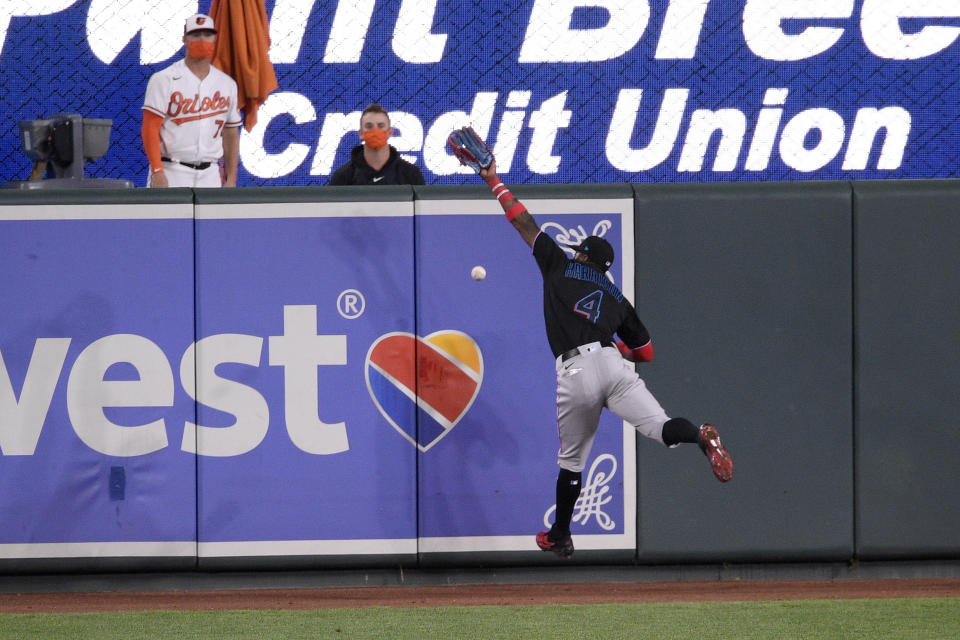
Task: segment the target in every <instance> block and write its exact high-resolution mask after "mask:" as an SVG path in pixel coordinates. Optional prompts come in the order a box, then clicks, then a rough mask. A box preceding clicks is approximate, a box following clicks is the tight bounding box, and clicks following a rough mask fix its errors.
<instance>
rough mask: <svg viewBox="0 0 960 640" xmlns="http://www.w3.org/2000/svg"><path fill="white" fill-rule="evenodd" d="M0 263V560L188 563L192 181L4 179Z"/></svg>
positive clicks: (39, 566) (192, 551)
mask: <svg viewBox="0 0 960 640" xmlns="http://www.w3.org/2000/svg"><path fill="white" fill-rule="evenodd" d="M0 273H2V274H3V283H2V285H0V513H2V516H0V571H23V570H29V571H51V572H58V571H66V570H91V569H96V570H103V569H106V568H111V569H136V568H139V567H143V566H152V567H157V566H164V567H168V568H191V567H193V566H194V565H195V562H196V537H195V536H196V498H195V496H196V481H195V476H196V473H195V472H196V465H195V458H194V457H193V456H192V455H190V454H188V453H184V452H183V451H181V449H180V434H181V433H182V432H183V428H184V424H185V422H186V421H187V420H192V419H193V416H194V403H193V400H192V398H191V397H190V395H189V393H190V391H189V390H190V388H192V382H189V383H188V386H187V387H184V386H183V385H181V384H180V380H179V377H178V376H177V371H178V365H179V362H180V358H181V355H182V354H183V353H184V351H185V350H188V349H189V347H190V345H191V343H192V342H193V337H194V336H193V318H194V307H193V194H192V192H191V191H189V190H185V189H171V190H167V191H163V192H157V191H151V192H147V191H146V190H141V191H133V190H124V192H122V193H119V192H110V191H100V190H87V192H83V191H76V192H72V191H58V192H53V191H47V192H43V191H36V192H27V193H17V192H11V191H5V190H4V191H0ZM160 558H163V560H162V561H160V560H159V559H160Z"/></svg>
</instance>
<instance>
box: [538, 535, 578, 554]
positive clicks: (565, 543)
mask: <svg viewBox="0 0 960 640" xmlns="http://www.w3.org/2000/svg"><path fill="white" fill-rule="evenodd" d="M549 533H550V532H549V531H541V532H540V533H538V534H537V546H538V547H540V548H541V549H542V550H544V551H552V552H553V553H555V554H557V555H558V556H560V557H561V558H569V557H570V556H572V555H573V539H571V538H570V536H567V537H566V539H565V540H561V541H559V542H555V541H553V540H551V539H550V536H549V535H547V534H549Z"/></svg>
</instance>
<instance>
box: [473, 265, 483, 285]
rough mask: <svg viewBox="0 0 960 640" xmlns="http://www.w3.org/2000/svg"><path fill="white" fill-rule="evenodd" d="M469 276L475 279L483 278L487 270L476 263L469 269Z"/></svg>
mask: <svg viewBox="0 0 960 640" xmlns="http://www.w3.org/2000/svg"><path fill="white" fill-rule="evenodd" d="M470 277H471V278H473V279H474V280H477V281H480V280H483V279H484V278H486V277H487V270H486V269H484V268H483V267H481V266H480V265H477V266H475V267H474V268H473V269H471V270H470Z"/></svg>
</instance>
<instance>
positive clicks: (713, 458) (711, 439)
mask: <svg viewBox="0 0 960 640" xmlns="http://www.w3.org/2000/svg"><path fill="white" fill-rule="evenodd" d="M700 442H701V443H703V445H704V447H706V451H704V453H705V454H706V456H707V458H708V459H709V460H710V466H711V467H712V468H713V475H715V476H717V480H719V481H720V482H727V481H729V480H730V478H732V477H733V458H731V457H730V454H729V453H727V450H726V449H724V448H723V445H722V444H721V443H720V433H719V432H718V431H717V428H716V427H715V426H713V425H712V424H704V425H701V426H700Z"/></svg>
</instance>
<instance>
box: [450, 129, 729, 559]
mask: <svg viewBox="0 0 960 640" xmlns="http://www.w3.org/2000/svg"><path fill="white" fill-rule="evenodd" d="M449 143H450V147H451V148H452V149H453V152H454V154H455V155H456V156H457V157H458V158H460V161H461V162H463V163H464V164H466V165H469V166H472V167H473V168H474V169H475V170H476V171H477V173H478V174H479V175H480V177H481V178H483V179H484V180H485V181H486V182H487V184H488V185H490V188H491V189H492V190H493V194H494V195H495V196H496V197H497V199H498V200H499V201H500V204H501V206H502V207H503V210H504V212H505V213H506V216H507V220H508V221H510V223H511V224H512V225H513V227H514V228H515V229H516V230H517V231H518V232H519V233H520V236H521V237H522V238H523V240H524V241H525V242H526V243H527V244H528V245H530V247H531V248H532V249H533V257H534V258H535V259H536V261H537V266H539V267H540V272H541V274H542V276H543V315H544V320H545V322H546V329H547V341H548V342H549V343H550V348H551V349H552V350H553V355H554V356H555V357H556V359H557V365H556V370H557V427H558V430H559V434H560V451H559V453H558V454H557V464H558V465H559V466H560V473H559V475H558V476H557V511H556V518H555V520H554V523H553V526H552V527H551V528H550V530H549V531H541V532H540V533H538V534H537V545H538V546H539V547H540V548H541V549H543V550H544V551H551V552H554V553H556V554H557V555H558V556H560V557H563V558H569V557H570V556H572V555H573V540H572V539H571V537H570V520H571V518H572V516H573V509H574V506H575V505H576V502H577V498H578V497H579V496H580V481H581V472H582V471H583V469H584V467H585V466H586V462H587V458H588V457H589V455H590V449H591V447H592V446H593V439H594V436H595V435H596V432H597V425H598V423H599V421H600V412H601V411H602V410H603V408H604V407H607V408H609V409H610V410H611V411H613V412H614V413H615V414H617V415H618V416H620V417H621V418H622V419H623V420H625V421H627V422H628V423H629V424H631V425H633V426H634V428H635V429H636V430H637V431H639V432H640V433H641V434H643V435H645V436H646V437H648V438H652V439H653V440H657V441H660V442H663V443H664V444H665V445H667V446H668V447H674V446H676V445H678V444H680V443H681V442H690V443H696V444H698V445H699V446H700V449H701V450H702V451H703V452H704V454H705V455H706V456H707V458H708V459H709V461H710V466H711V467H712V469H713V473H714V475H715V476H716V477H717V479H718V480H720V481H721V482H727V481H728V480H730V478H731V477H733V459H732V458H731V457H730V454H729V453H727V451H726V449H724V448H723V445H722V444H721V443H720V435H719V433H718V432H717V428H716V427H715V426H713V425H711V424H703V425H701V426H700V427H697V426H695V425H694V424H693V423H692V422H690V421H689V420H687V419H686V418H669V417H667V414H666V413H665V412H664V410H663V408H662V407H661V406H660V403H659V402H657V399H656V398H654V397H653V395H652V394H651V393H650V392H649V391H648V390H647V387H646V385H645V384H644V382H643V380H642V379H641V378H640V376H639V375H637V372H636V369H635V367H634V365H633V363H634V362H637V361H640V362H649V361H650V360H653V347H652V346H651V343H650V335H649V334H648V333H647V329H646V328H645V327H644V326H643V323H641V322H640V319H639V318H638V317H637V313H636V311H635V310H634V308H633V305H631V304H630V302H629V301H628V300H627V299H626V298H625V297H624V296H623V294H622V293H621V292H620V290H619V289H618V288H617V287H616V286H615V285H614V284H613V283H612V282H611V281H610V279H609V278H607V277H606V275H605V274H606V271H607V270H608V269H609V268H610V265H611V264H613V259H614V252H613V247H611V246H610V243H609V242H607V241H606V240H604V239H603V238H600V237H598V236H590V237H588V238H586V239H584V240H583V242H581V243H580V244H579V245H576V246H570V247H569V248H571V249H573V250H574V252H575V253H574V257H573V259H570V258H568V257H567V255H566V254H565V253H564V252H563V249H561V248H560V247H559V246H558V245H557V243H556V242H554V240H553V239H552V238H550V236H548V235H547V234H545V233H542V232H541V231H540V227H539V225H537V223H536V221H535V220H534V219H533V216H531V215H530V213H529V212H528V211H527V209H526V207H524V206H523V204H521V203H520V202H519V201H518V200H517V199H516V198H514V197H513V194H511V193H510V190H509V189H507V188H506V187H505V186H504V184H503V183H502V182H501V181H500V179H499V178H498V177H497V165H496V161H495V160H494V158H493V155H492V154H491V153H490V150H489V148H487V146H486V144H485V143H484V142H483V140H481V139H480V138H479V136H477V134H476V133H475V132H474V131H473V129H471V128H469V127H465V128H463V129H460V130H459V131H455V132H454V133H453V134H452V135H451V136H450V140H449ZM615 335H616V336H619V337H620V340H616V339H615V338H614V336H615Z"/></svg>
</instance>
